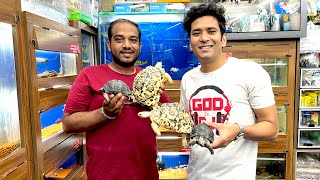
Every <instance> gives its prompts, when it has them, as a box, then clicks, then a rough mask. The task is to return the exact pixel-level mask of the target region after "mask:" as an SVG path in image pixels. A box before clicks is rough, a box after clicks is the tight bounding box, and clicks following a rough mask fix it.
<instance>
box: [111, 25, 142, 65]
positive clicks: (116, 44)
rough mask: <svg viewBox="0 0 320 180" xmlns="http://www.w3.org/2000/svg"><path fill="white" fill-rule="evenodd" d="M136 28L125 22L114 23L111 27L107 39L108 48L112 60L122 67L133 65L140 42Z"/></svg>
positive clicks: (137, 55) (138, 51) (138, 52)
mask: <svg viewBox="0 0 320 180" xmlns="http://www.w3.org/2000/svg"><path fill="white" fill-rule="evenodd" d="M138 35H139V32H138V30H137V28H136V27H135V26H134V25H132V24H130V23H127V22H120V23H116V24H115V25H114V26H113V28H112V38H111V39H109V41H108V49H109V51H111V53H112V57H113V61H114V62H115V63H116V64H118V65H120V66H124V67H130V66H133V65H134V63H135V62H136V61H137V59H138V57H139V54H140V48H141V43H140V41H139V36H138Z"/></svg>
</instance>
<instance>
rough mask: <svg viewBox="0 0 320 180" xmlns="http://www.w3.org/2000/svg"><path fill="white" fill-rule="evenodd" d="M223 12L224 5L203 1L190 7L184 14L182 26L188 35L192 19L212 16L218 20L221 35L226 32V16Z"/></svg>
mask: <svg viewBox="0 0 320 180" xmlns="http://www.w3.org/2000/svg"><path fill="white" fill-rule="evenodd" d="M224 13H225V9H224V7H223V6H220V5H217V4H216V3H205V4H200V5H198V6H194V7H191V8H190V10H189V11H188V12H187V13H186V14H185V16H184V20H183V28H184V29H185V30H186V31H187V32H188V36H189V37H190V33H191V24H192V22H193V21H195V20H196V19H198V18H200V17H203V16H213V17H215V18H216V19H217V20H218V23H219V28H220V32H221V36H223V34H224V33H225V32H226V18H225V14H224Z"/></svg>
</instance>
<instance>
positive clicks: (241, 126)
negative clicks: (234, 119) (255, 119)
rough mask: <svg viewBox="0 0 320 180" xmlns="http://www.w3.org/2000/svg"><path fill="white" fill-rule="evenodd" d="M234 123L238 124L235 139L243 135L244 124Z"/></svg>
mask: <svg viewBox="0 0 320 180" xmlns="http://www.w3.org/2000/svg"><path fill="white" fill-rule="evenodd" d="M235 124H236V125H238V126H239V129H240V131H239V134H238V135H237V136H236V137H235V139H238V138H240V137H243V136H244V126H243V125H242V124H238V123H235Z"/></svg>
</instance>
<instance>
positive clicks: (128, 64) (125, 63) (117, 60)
mask: <svg viewBox="0 0 320 180" xmlns="http://www.w3.org/2000/svg"><path fill="white" fill-rule="evenodd" d="M111 54H112V58H113V61H114V62H115V63H116V64H118V65H119V66H122V67H130V66H133V65H134V64H135V63H136V61H137V60H138V56H137V57H136V58H135V59H133V61H131V62H122V61H121V60H120V59H119V58H117V57H116V56H115V55H114V54H113V53H111Z"/></svg>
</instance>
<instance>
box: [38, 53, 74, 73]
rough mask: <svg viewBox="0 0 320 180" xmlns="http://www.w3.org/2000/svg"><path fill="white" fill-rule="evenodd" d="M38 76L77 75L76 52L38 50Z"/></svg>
mask: <svg viewBox="0 0 320 180" xmlns="http://www.w3.org/2000/svg"><path fill="white" fill-rule="evenodd" d="M36 61H37V75H38V78H49V77H57V76H72V75H77V63H76V54H74V53H61V52H53V51H43V50H36Z"/></svg>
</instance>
